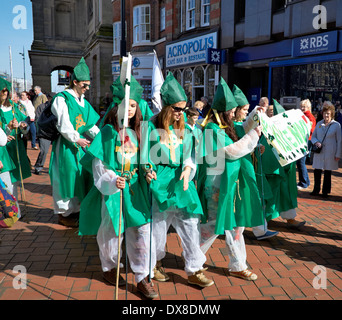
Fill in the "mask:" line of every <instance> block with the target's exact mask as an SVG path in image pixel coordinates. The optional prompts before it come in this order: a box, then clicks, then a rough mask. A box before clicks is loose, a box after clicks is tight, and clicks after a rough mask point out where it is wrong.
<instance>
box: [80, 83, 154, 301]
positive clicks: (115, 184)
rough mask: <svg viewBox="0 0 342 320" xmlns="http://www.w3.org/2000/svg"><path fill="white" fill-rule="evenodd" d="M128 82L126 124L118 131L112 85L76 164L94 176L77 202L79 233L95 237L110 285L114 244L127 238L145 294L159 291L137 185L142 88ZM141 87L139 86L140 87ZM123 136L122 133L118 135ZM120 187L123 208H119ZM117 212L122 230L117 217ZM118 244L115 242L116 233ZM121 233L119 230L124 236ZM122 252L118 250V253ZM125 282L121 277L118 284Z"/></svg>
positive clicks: (116, 92) (118, 90)
mask: <svg viewBox="0 0 342 320" xmlns="http://www.w3.org/2000/svg"><path fill="white" fill-rule="evenodd" d="M137 84H138V83H137V82H136V83H135V82H131V84H130V86H131V88H130V92H131V93H130V99H129V109H128V120H129V127H127V128H125V131H123V129H121V130H120V127H119V124H118V108H119V107H118V106H119V105H120V103H121V101H122V100H123V98H124V90H123V87H122V85H121V83H120V82H114V83H113V85H112V92H113V102H114V104H115V105H114V107H113V108H111V110H110V111H109V112H108V113H107V115H106V117H105V119H104V126H103V128H102V129H101V131H100V133H99V134H98V135H97V136H96V138H95V139H94V141H93V143H92V145H91V147H90V148H89V149H88V152H87V154H86V155H85V156H84V157H83V158H82V160H81V163H82V165H83V166H84V168H86V169H87V170H89V171H90V172H91V173H92V175H93V177H94V186H93V187H92V189H91V191H90V192H89V193H88V195H87V196H86V197H85V199H84V200H83V202H82V204H81V211H80V226H79V233H80V235H97V243H98V246H99V251H100V260H101V266H102V271H103V277H104V279H105V280H106V281H108V282H109V283H111V284H113V285H115V283H116V273H117V266H118V264H119V263H120V258H121V257H118V251H119V246H120V248H121V245H122V240H123V238H124V236H125V237H126V250H127V255H128V258H129V262H130V266H131V269H132V270H133V272H134V275H135V280H136V282H137V288H138V290H139V291H140V292H141V293H142V294H144V295H145V296H146V297H147V298H156V297H158V294H157V292H156V290H155V289H154V285H153V282H152V281H151V282H149V280H148V275H149V274H150V264H149V261H150V260H149V257H150V203H149V198H148V194H147V192H144V191H147V190H146V189H144V188H142V187H141V179H143V180H144V179H145V178H144V176H143V175H142V174H141V173H140V172H139V165H140V153H139V148H140V123H141V121H142V114H141V111H140V108H139V102H140V99H141V94H142V90H140V88H141V87H140V85H139V86H138V85H137ZM139 87H140V88H139ZM123 134H125V136H124V137H123ZM120 191H122V193H123V208H124V210H123V212H120V201H121V198H120ZM120 214H122V224H121V226H122V228H121V230H119V219H120ZM120 233H122V236H121V237H120V241H121V243H120V244H119V243H118V240H119V234H120ZM123 233H124V234H123ZM121 252H122V251H121ZM119 283H121V284H124V281H123V278H122V277H121V275H120V282H119Z"/></svg>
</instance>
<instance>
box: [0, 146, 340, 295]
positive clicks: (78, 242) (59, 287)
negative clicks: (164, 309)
mask: <svg viewBox="0 0 342 320" xmlns="http://www.w3.org/2000/svg"><path fill="white" fill-rule="evenodd" d="M28 154H29V157H30V159H31V163H33V164H34V162H35V160H36V157H37V155H38V151H35V150H28ZM48 160H49V159H47V161H46V166H47V165H48ZM308 170H309V175H310V179H311V183H312V185H311V186H310V187H309V188H308V189H307V190H303V191H299V193H298V218H299V220H302V219H304V220H306V221H307V223H306V225H305V226H304V227H303V229H302V230H301V231H296V230H291V229H288V228H287V226H286V224H285V223H284V221H282V219H281V218H278V219H276V220H274V221H272V222H270V223H269V229H270V230H277V231H279V234H278V236H276V237H274V238H271V239H267V240H262V241H257V240H255V238H254V236H253V233H252V232H251V229H247V230H246V231H245V241H246V246H247V262H248V264H249V265H250V268H251V269H252V270H253V272H255V273H256V274H257V275H258V279H257V281H255V282H248V281H244V280H242V279H238V278H232V277H229V276H228V275H227V274H228V273H227V264H228V261H227V259H228V258H227V252H226V250H227V249H226V247H225V241H224V238H223V237H220V238H219V239H217V240H216V242H215V243H214V244H213V246H212V248H211V249H210V250H209V251H208V253H207V262H206V265H205V267H207V268H208V270H207V272H206V274H207V276H208V277H210V278H212V279H213V280H214V281H215V284H214V285H213V286H211V287H208V288H204V289H199V288H197V287H194V286H192V285H188V284H187V276H186V274H185V272H184V270H183V267H184V263H183V261H182V259H181V252H182V248H181V245H180V240H179V238H178V236H177V235H176V233H174V232H173V231H172V230H171V231H170V233H169V235H168V241H167V255H166V258H165V259H164V266H165V269H166V272H167V273H168V274H169V275H170V281H168V282H165V283H157V282H155V285H156V288H157V291H158V293H159V299H160V300H183V301H184V300H303V299H305V300H341V299H342V226H341V221H342V188H341V186H342V169H339V171H335V172H333V176H332V195H331V196H330V198H328V199H323V198H321V197H312V196H310V195H309V193H310V192H311V191H312V188H313V169H312V168H311V166H308ZM25 197H26V206H24V204H23V203H21V210H22V211H23V212H24V213H25V216H24V217H23V218H22V219H21V220H20V221H18V222H17V223H16V224H15V225H14V226H13V227H12V228H10V229H0V241H1V243H0V300H114V299H115V287H114V286H112V285H109V284H108V283H106V282H105V281H104V280H103V279H102V272H101V266H100V260H99V256H98V247H97V242H96V238H95V237H80V236H79V235H78V231H77V229H71V228H67V227H64V226H61V225H59V224H58V223H57V221H58V220H57V216H55V215H53V210H52V197H51V186H50V180H49V176H48V169H47V167H45V168H44V171H43V174H41V175H39V176H37V175H32V177H30V178H29V179H27V180H25ZM122 261H123V262H125V254H124V255H123V259H122ZM25 271H26V273H25ZM121 274H122V275H123V277H124V278H126V271H125V269H122V271H121ZM127 281H128V285H127V293H126V288H125V287H120V289H119V291H118V299H119V300H126V299H127V300H146V299H145V298H143V297H142V295H141V294H140V293H139V292H138V291H137V288H136V283H135V281H134V276H133V274H132V272H131V270H130V269H128V271H127Z"/></svg>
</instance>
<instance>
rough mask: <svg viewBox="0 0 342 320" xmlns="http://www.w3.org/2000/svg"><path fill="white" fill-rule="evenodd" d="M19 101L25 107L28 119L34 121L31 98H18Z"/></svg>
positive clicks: (34, 115)
mask: <svg viewBox="0 0 342 320" xmlns="http://www.w3.org/2000/svg"><path fill="white" fill-rule="evenodd" d="M20 103H21V104H22V105H23V106H24V107H25V109H26V112H27V114H28V116H29V117H30V120H31V121H34V119H35V117H36V114H35V109H34V106H33V104H32V102H31V100H29V99H27V100H20Z"/></svg>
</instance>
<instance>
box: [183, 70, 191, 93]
mask: <svg viewBox="0 0 342 320" xmlns="http://www.w3.org/2000/svg"><path fill="white" fill-rule="evenodd" d="M183 87H184V90H185V92H186V94H187V96H188V100H192V70H191V69H186V70H184V85H183Z"/></svg>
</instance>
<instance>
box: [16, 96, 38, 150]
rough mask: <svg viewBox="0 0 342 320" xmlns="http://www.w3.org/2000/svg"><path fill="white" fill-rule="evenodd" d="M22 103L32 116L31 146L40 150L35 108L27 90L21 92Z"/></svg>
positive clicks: (30, 123) (30, 116)
mask: <svg viewBox="0 0 342 320" xmlns="http://www.w3.org/2000/svg"><path fill="white" fill-rule="evenodd" d="M20 103H21V104H22V105H23V106H24V107H25V110H26V114H27V115H28V116H29V118H30V122H29V127H30V132H31V146H32V149H35V150H38V147H37V146H36V124H35V122H34V121H35V117H36V115H35V109H34V106H33V104H32V102H31V100H30V94H29V93H28V92H27V91H23V92H22V93H21V94H20Z"/></svg>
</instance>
